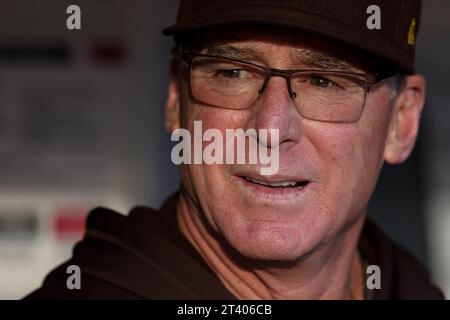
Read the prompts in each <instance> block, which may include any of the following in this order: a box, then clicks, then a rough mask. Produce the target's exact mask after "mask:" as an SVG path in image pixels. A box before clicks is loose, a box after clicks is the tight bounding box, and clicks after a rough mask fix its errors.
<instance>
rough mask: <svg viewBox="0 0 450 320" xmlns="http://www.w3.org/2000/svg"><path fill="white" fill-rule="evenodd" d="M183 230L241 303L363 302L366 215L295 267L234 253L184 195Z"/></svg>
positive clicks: (181, 206) (179, 210) (181, 207)
mask: <svg viewBox="0 0 450 320" xmlns="http://www.w3.org/2000/svg"><path fill="white" fill-rule="evenodd" d="M177 221H178V226H179V228H180V230H181V232H182V233H183V234H184V236H185V237H186V238H187V240H188V241H189V242H190V243H191V244H192V245H193V246H194V248H195V249H196V250H197V251H198V253H199V254H200V255H201V256H202V257H203V259H204V260H205V261H206V262H207V263H208V265H209V266H210V267H211V269H212V270H213V271H214V272H215V274H216V275H217V276H218V278H219V279H220V280H221V282H222V283H223V285H224V286H225V287H226V288H227V289H228V290H229V291H230V292H231V293H232V294H233V295H234V296H235V297H237V298H238V299H296V300H297V299H363V298H364V280H363V268H362V262H361V259H360V256H359V254H358V251H357V244H358V239H359V234H360V231H361V228H362V225H363V222H364V215H361V217H360V218H358V220H357V221H355V222H354V223H353V224H352V225H351V226H349V227H347V228H346V230H345V231H343V232H342V233H341V234H340V235H338V237H337V239H333V241H329V243H327V244H322V245H321V246H320V247H318V248H316V249H314V250H313V252H310V253H309V254H308V255H306V256H304V257H301V258H299V259H297V260H296V261H294V262H286V263H283V262H267V261H254V260H250V259H247V258H245V257H243V256H242V255H239V254H238V253H236V252H235V251H234V250H233V249H232V248H230V247H229V246H228V245H227V244H226V243H225V241H224V240H221V239H220V236H217V234H215V232H214V231H212V230H210V228H208V227H207V226H206V222H205V221H204V219H203V217H202V216H201V210H199V209H198V207H197V206H195V205H194V203H193V201H191V200H190V198H189V197H188V196H186V195H184V194H183V192H182V193H180V197H179V200H178V204H177Z"/></svg>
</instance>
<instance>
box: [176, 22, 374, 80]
mask: <svg viewBox="0 0 450 320" xmlns="http://www.w3.org/2000/svg"><path fill="white" fill-rule="evenodd" d="M182 43H183V44H184V45H186V46H187V48H188V50H190V51H194V52H203V53H208V54H213V55H221V56H229V57H232V58H237V59H241V60H252V59H257V58H261V57H268V56H269V57H273V56H279V55H281V53H289V55H290V57H292V60H294V61H302V62H305V63H306V64H308V63H310V64H312V66H313V67H320V68H325V69H340V70H359V71H365V72H374V71H376V70H377V69H379V68H380V67H381V65H380V62H379V61H378V60H377V59H375V58H374V57H373V56H371V55H370V54H368V53H366V52H363V51H361V50H359V49H356V48H353V47H351V46H349V45H347V44H344V43H342V42H339V41H336V40H333V39H331V38H328V37H324V36H322V35H319V34H314V33H309V32H305V31H300V30H293V29H288V28H283V27H274V26H263V25H242V26H227V27H220V28H211V29H208V30H203V31H199V32H195V33H193V34H190V35H188V36H187V37H185V38H184V39H182Z"/></svg>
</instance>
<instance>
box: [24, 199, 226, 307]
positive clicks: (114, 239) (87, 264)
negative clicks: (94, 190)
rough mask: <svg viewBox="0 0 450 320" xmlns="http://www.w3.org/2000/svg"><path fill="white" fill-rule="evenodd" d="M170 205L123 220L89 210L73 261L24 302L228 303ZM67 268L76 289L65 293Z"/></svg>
mask: <svg viewBox="0 0 450 320" xmlns="http://www.w3.org/2000/svg"><path fill="white" fill-rule="evenodd" d="M175 204H176V198H174V197H173V196H172V197H171V198H169V200H167V201H166V202H165V204H164V205H163V207H162V208H161V209H160V210H155V209H152V208H149V207H144V206H136V207H134V208H133V209H132V210H131V211H130V213H129V214H128V215H127V216H125V215H121V214H119V213H117V212H115V211H113V210H110V209H107V208H96V209H94V210H92V211H91V212H90V214H89V215H88V217H87V222H86V232H85V236H84V238H83V239H82V240H81V241H80V242H78V243H77V244H76V245H75V247H74V249H73V254H72V258H71V259H70V260H69V261H67V262H65V263H64V264H63V265H61V266H59V267H58V268H56V269H54V270H53V271H51V272H50V273H49V274H48V275H47V277H46V278H45V280H44V283H43V285H42V286H41V288H39V289H38V290H36V291H35V292H33V293H32V294H30V295H29V296H27V297H26V299H128V298H129V299H201V298H203V299H208V298H229V297H230V296H229V295H228V293H227V291H225V289H224V288H223V287H222V286H221V285H220V282H219V280H218V279H217V277H216V276H215V275H213V273H212V272H211V270H210V269H209V268H208V267H207V265H206V264H205V262H204V261H203V260H202V259H201V257H200V256H199V255H198V253H196V251H195V250H194V249H193V248H192V246H191V245H190V244H189V243H188V242H187V240H185V239H184V237H183V236H182V235H181V232H179V229H178V227H177V224H176V210H175V208H176V206H175ZM70 265H76V266H78V267H79V268H80V273H81V289H80V290H78V289H73V290H69V289H68V286H67V284H66V282H67V279H68V277H69V276H70V274H68V273H67V267H68V266H70Z"/></svg>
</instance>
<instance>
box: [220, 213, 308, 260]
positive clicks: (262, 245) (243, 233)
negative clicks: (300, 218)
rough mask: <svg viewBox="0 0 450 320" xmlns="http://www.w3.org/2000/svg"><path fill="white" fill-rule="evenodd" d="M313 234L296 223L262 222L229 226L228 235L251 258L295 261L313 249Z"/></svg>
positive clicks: (238, 249) (231, 241)
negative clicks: (295, 226)
mask: <svg viewBox="0 0 450 320" xmlns="http://www.w3.org/2000/svg"><path fill="white" fill-rule="evenodd" d="M313 234H314V233H310V232H307V231H306V230H305V231H302V230H301V229H296V228H294V227H293V226H292V225H287V224H275V223H267V222H266V223H261V222H259V223H256V224H248V225H246V226H245V227H244V228H242V226H241V228H240V229H238V230H229V237H227V235H225V237H226V238H228V239H227V240H228V242H229V243H230V244H231V246H233V247H234V249H236V250H237V251H238V252H239V253H240V254H241V255H242V256H244V257H246V258H248V259H252V260H261V261H279V262H293V261H296V260H298V259H300V258H302V257H303V256H305V255H306V254H307V253H308V252H310V251H311V249H312V248H313V246H312V245H311V244H312V243H313V242H314V241H311V240H312V239H310V237H311V236H312V235H313Z"/></svg>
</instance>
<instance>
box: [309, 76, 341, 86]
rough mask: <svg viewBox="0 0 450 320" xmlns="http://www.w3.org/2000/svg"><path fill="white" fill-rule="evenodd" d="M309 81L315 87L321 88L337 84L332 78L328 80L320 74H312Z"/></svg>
mask: <svg viewBox="0 0 450 320" xmlns="http://www.w3.org/2000/svg"><path fill="white" fill-rule="evenodd" d="M309 83H310V84H312V85H313V86H315V87H320V88H329V87H332V86H333V85H335V83H334V82H333V81H331V80H328V79H327V78H324V77H322V76H319V75H312V76H311V79H310V80H309Z"/></svg>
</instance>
